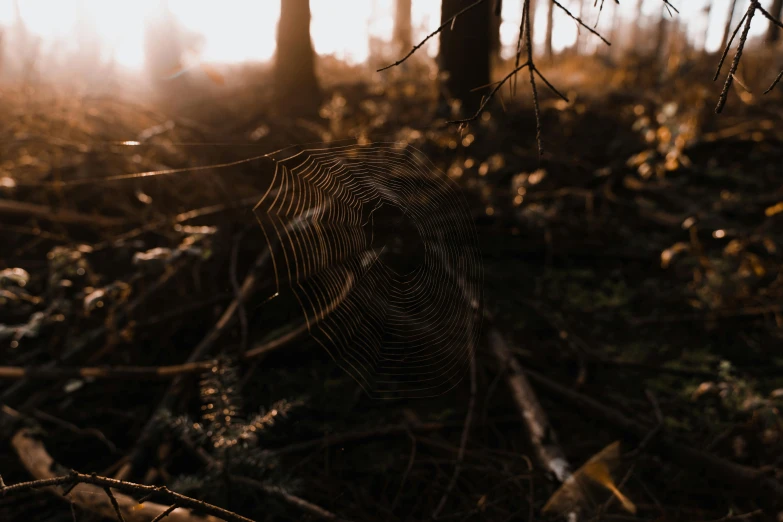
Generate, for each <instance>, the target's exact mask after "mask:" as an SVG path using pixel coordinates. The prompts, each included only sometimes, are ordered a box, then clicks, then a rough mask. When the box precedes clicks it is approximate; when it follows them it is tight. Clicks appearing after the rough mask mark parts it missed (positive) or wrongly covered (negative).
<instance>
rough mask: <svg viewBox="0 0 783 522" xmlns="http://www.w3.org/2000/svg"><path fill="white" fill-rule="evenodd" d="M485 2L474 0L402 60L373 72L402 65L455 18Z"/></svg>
mask: <svg viewBox="0 0 783 522" xmlns="http://www.w3.org/2000/svg"><path fill="white" fill-rule="evenodd" d="M485 1H486V0H476V1H475V2H473V3H472V4H470V5H469V6H467V7H465V8H464V9H462V10H461V11H459V12H458V13H457V14H455V15H454V16H452V17H451V18H449V19H448V20H446V21H445V22H443V24H441V25H440V27H438V28H437V29H435V30H434V31H432V32H431V33H430V34H428V35H427V36H425V37H424V39H423V40H422V41H420V42H419V43H417V44H416V45H414V46H413V49H411V50H410V51H409V52H408V54H406V55H405V56H403V57H402V58H400V59H399V60H397V61H396V62H394V63H393V64H391V65H387V66H386V67H381V68H380V69H378V70H377V71H375V72H381V71H385V70H386V69H391V68H392V67H397V66H398V65H400V64H401V63H403V62H404V61H405V60H407V59H408V58H410V57H411V56H413V53H415V52H416V51H418V50H419V49H421V47H422V46H423V45H424V44H425V43H427V41H428V40H429V39H430V38H432V37H433V36H435V35H436V34H438V33H440V32H441V31H442V30H444V29H445V28H446V27H449V26H451V25H452V24H453V23H454V22H455V21H456V20H457V18H459V17H460V16H461V15H463V14H465V13H467V12H468V11H470V10H471V9H473V8H474V7H476V6H478V5H479V4H483V3H484V2H485Z"/></svg>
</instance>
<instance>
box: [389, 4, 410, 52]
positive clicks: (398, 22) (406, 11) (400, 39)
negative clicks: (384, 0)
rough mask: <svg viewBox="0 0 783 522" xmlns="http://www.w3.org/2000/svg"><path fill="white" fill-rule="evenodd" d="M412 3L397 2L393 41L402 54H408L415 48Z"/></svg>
mask: <svg viewBox="0 0 783 522" xmlns="http://www.w3.org/2000/svg"><path fill="white" fill-rule="evenodd" d="M411 3H412V2H411V0H395V6H394V34H393V35H392V40H393V42H394V45H395V46H396V48H397V51H399V52H400V53H407V52H408V51H410V50H411V48H412V47H413V36H412V34H413V31H412V29H411Z"/></svg>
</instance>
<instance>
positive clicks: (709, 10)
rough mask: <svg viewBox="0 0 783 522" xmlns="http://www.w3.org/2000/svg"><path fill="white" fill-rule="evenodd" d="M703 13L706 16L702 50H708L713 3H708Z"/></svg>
mask: <svg viewBox="0 0 783 522" xmlns="http://www.w3.org/2000/svg"><path fill="white" fill-rule="evenodd" d="M702 13H703V14H704V22H705V23H704V34H703V35H702V38H701V48H702V50H704V49H706V48H707V37H708V36H709V34H710V19H711V18H712V2H707V5H705V6H704V9H703V10H702Z"/></svg>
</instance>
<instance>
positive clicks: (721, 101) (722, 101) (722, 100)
mask: <svg viewBox="0 0 783 522" xmlns="http://www.w3.org/2000/svg"><path fill="white" fill-rule="evenodd" d="M758 6H759V2H758V0H751V2H750V7H748V12H747V17H746V19H745V27H744V28H743V29H742V35H741V36H740V41H739V45H738V46H737V52H736V54H734V60H732V62H731V67H729V74H728V76H727V77H726V83H724V84H723V90H722V91H721V93H720V97H719V98H718V105H717V106H716V107H715V112H716V113H717V114H720V113H721V111H723V107H724V106H725V105H726V100H727V99H728V97H729V89H731V84H732V83H733V82H734V74H735V73H736V72H737V68H738V67H739V62H740V59H741V58H742V51H743V50H744V49H745V43H746V42H747V41H748V32H750V24H751V21H752V20H753V15H754V14H755V12H756V9H758Z"/></svg>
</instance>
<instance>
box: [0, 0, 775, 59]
mask: <svg viewBox="0 0 783 522" xmlns="http://www.w3.org/2000/svg"><path fill="white" fill-rule="evenodd" d="M709 1H712V5H713V8H712V15H711V17H710V26H709V32H708V33H707V48H708V50H715V49H716V48H717V46H718V45H719V43H720V39H721V33H722V29H723V26H724V23H725V16H726V12H727V10H728V4H729V2H730V0H674V1H673V3H674V5H676V6H677V7H678V9H679V10H680V15H679V16H681V17H682V18H683V19H684V20H686V21H687V22H688V27H689V32H690V36H691V38H693V39H694V40H699V41H701V40H702V38H703V35H704V30H705V28H706V27H705V19H704V17H703V15H702V11H703V9H704V7H705V5H707V3H708V2H709ZM18 3H19V6H20V10H21V14H22V17H23V18H24V20H25V22H26V24H27V25H28V27H29V29H30V30H31V31H32V32H34V33H35V34H38V35H40V36H42V37H43V38H44V50H45V51H44V52H46V51H47V50H49V51H52V50H54V49H56V50H60V51H62V50H66V49H67V48H68V47H69V46H70V47H73V48H75V47H76V45H77V44H76V39H75V38H74V34H75V31H74V28H75V27H76V25H77V22H78V21H79V20H80V18H81V19H82V20H83V21H86V22H87V24H88V27H92V28H93V30H94V32H95V34H96V35H97V37H98V38H99V39H100V41H101V43H102V48H103V50H104V54H105V58H107V59H108V58H110V57H113V58H114V59H115V60H116V61H117V62H118V63H120V64H122V65H125V66H128V67H133V68H135V67H138V66H140V65H141V63H142V61H143V44H142V41H143V34H144V20H145V18H146V17H148V16H152V15H154V13H155V10H156V6H157V5H159V4H160V2H157V1H155V0H134V1H132V2H130V1H124V0H78V1H77V0H19V2H18ZM168 3H169V5H170V7H171V9H172V11H173V12H174V14H175V15H176V16H177V17H178V18H179V20H180V21H181V22H182V24H183V25H185V26H186V27H187V28H189V29H191V30H193V31H195V32H198V33H201V34H203V35H204V37H205V39H204V45H203V48H202V49H200V50H199V53H200V56H201V58H202V59H203V60H206V61H215V62H242V61H248V60H260V61H263V60H268V59H270V58H271V57H272V56H273V54H274V48H275V30H276V24H277V19H278V17H279V13H280V2H279V0H263V1H258V2H247V1H244V0H224V1H222V2H213V1H207V0H169V2H168ZM393 3H394V2H393V0H310V4H311V9H312V15H313V19H312V25H311V31H312V37H313V44H314V46H315V50H316V52H318V53H319V54H334V55H335V56H337V57H338V58H341V59H345V60H347V61H349V62H352V63H359V62H362V61H364V60H365V59H366V58H367V56H368V54H369V39H370V36H373V37H376V38H380V39H382V40H388V39H389V38H390V37H391V32H392V13H393ZM635 3H636V2H635V0H623V1H622V2H621V6H620V12H621V14H622V16H623V17H624V18H623V20H624V23H625V24H634V23H639V21H637V20H633V19H632V18H633V17H634V16H635V13H634V5H635ZM743 3H744V2H742V1H741V2H740V3H739V4H740V6H739V7H738V11H739V10H740V9H744V6H743ZM770 3H771V0H765V1H762V4H765V5H767V4H770ZM565 4H566V5H567V6H568V7H569V8H570V9H572V12H574V13H578V11H579V4H580V1H579V0H566V1H565ZM584 4H585V5H586V6H588V10H587V13H586V22H587V23H588V24H590V25H592V24H594V23H595V21H596V16H597V15H598V12H597V10H596V9H594V8H593V7H592V4H593V1H592V0H585V2H584ZM613 4H614V2H613V0H607V1H606V7H605V10H609V9H614V5H613ZM520 6H521V0H505V1H504V2H503V17H504V21H503V24H502V26H501V40H502V42H503V44H504V45H505V46H506V49H505V51H504V52H505V54H506V55H512V54H513V53H514V50H513V47H514V45H515V44H516V38H517V32H518V29H519V14H520ZM661 9H662V2H661V1H660V0H645V3H644V14H645V15H646V16H648V17H650V18H649V19H650V20H653V19H655V18H654V17H657V16H658V13H659V12H660V10H661ZM13 17H14V9H13V1H12V0H0V23H2V24H4V25H7V24H9V23H10V22H11V21H12V20H13ZM544 17H545V13H544V10H543V9H539V10H538V13H537V15H536V22H537V23H538V24H540V25H539V27H543V25H544V23H545V22H544ZM439 20H440V0H413V24H414V31H415V35H417V36H419V37H421V36H423V35H424V34H426V32H428V31H430V30H432V29H433V28H434V27H436V26H437V25H438V22H439ZM609 20H610V16H609V13H608V12H607V11H605V12H604V13H603V14H602V15H601V20H600V23H599V25H598V29H599V30H601V29H602V28H603V30H604V32H605V33H607V32H608V27H607V26H608V23H609ZM765 29H766V23H765V21H763V20H759V21H758V22H757V23H755V24H754V27H753V31H752V33H751V34H752V35H758V34H761V33H763V31H764V30H765ZM576 35H577V27H576V25H575V24H574V23H573V21H571V20H569V19H568V18H567V17H566V16H565V15H564V14H563V13H562V12H559V11H556V14H555V26H554V47H555V50H559V49H562V48H564V47H567V46H569V45H572V44H573V43H574V41H575V40H576ZM543 37H544V31H537V39H539V40H541V39H543ZM427 52H428V53H429V54H430V55H434V53H435V52H437V39H433V42H432V45H431V46H429V47H428V48H427Z"/></svg>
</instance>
